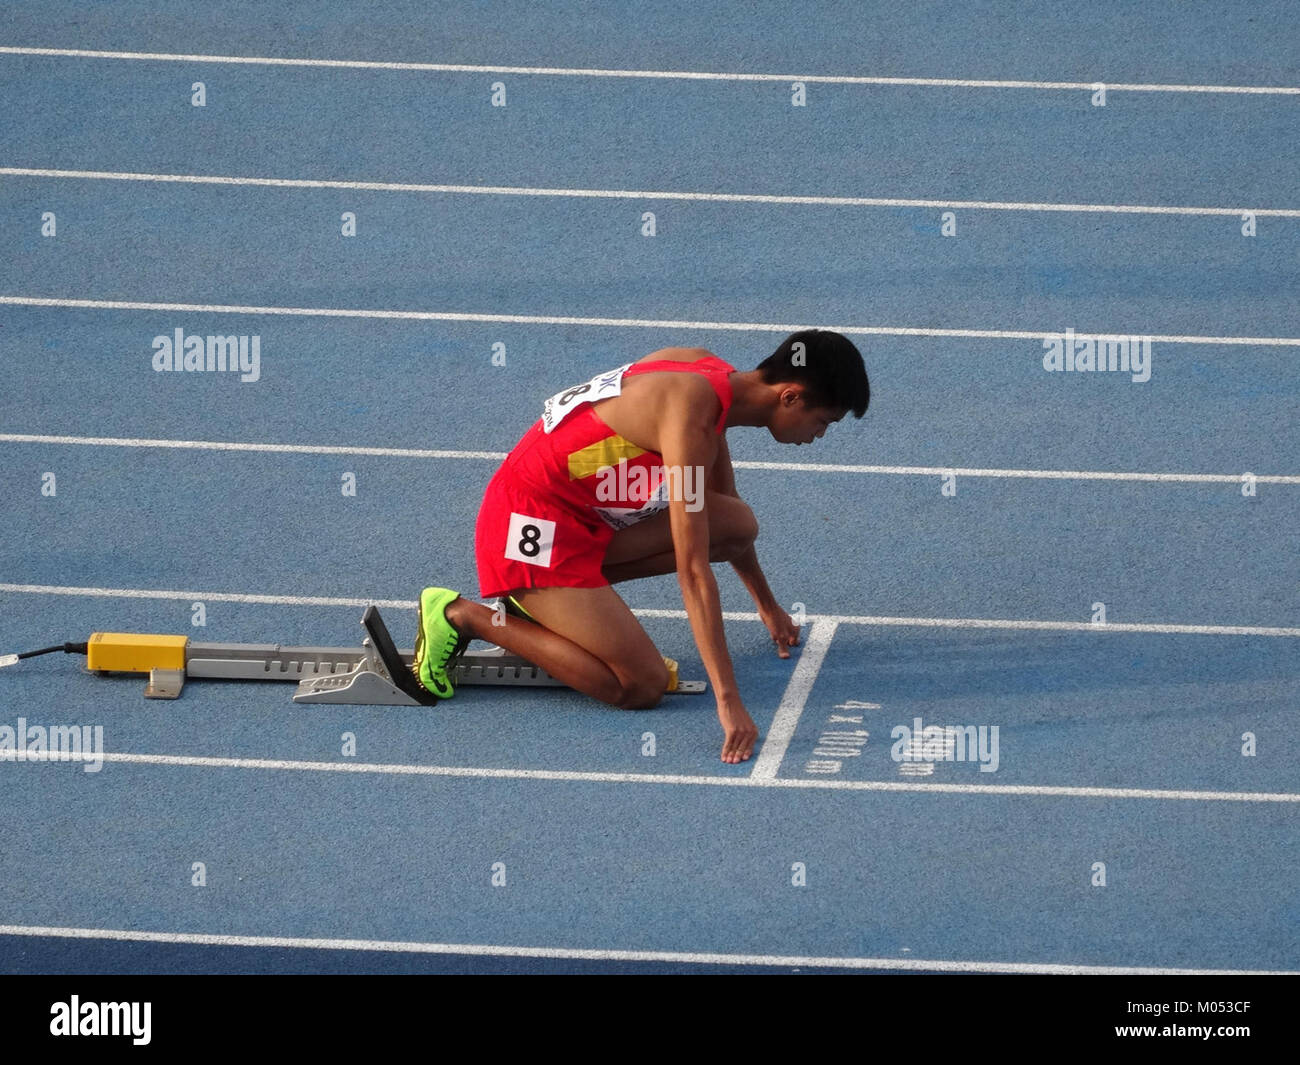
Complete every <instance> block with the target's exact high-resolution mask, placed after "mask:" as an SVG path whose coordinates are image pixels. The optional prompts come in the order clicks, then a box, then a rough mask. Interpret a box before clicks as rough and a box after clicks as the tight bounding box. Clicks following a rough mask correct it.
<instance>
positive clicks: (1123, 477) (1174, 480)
mask: <svg viewBox="0 0 1300 1065" xmlns="http://www.w3.org/2000/svg"><path fill="white" fill-rule="evenodd" d="M0 444H72V445H86V446H89V447H145V448H148V447H155V448H173V449H180V450H184V449H193V450H197V451H253V452H266V453H268V454H292V455H366V456H375V457H380V458H401V459H483V460H485V461H496V462H500V461H501V460H503V459H504V458H505V457H506V453H505V452H504V451H445V450H441V451H440V450H432V449H426V448H405V447H358V446H352V445H337V444H269V443H265V444H258V443H244V442H239V441H230V440H159V439H152V438H148V437H122V436H57V435H51V434H43V433H0ZM732 465H733V466H734V467H735V468H736V469H738V470H783V471H789V472H793V473H855V474H888V475H901V476H918V477H941V476H944V475H946V474H954V475H956V476H958V477H1008V478H1010V477H1015V478H1026V479H1039V480H1056V481H1148V482H1156V483H1163V484H1241V483H1242V479H1243V477H1244V476H1245V475H1244V474H1242V473H1141V472H1111V471H1108V470H1011V469H1006V470H1003V469H971V468H968V467H962V466H864V465H837V464H830V463H816V462H753V461H745V460H741V459H736V460H733V461H732ZM1252 476H1253V477H1254V478H1255V483H1256V484H1281V485H1285V484H1300V476H1291V475H1280V474H1278V475H1274V474H1252Z"/></svg>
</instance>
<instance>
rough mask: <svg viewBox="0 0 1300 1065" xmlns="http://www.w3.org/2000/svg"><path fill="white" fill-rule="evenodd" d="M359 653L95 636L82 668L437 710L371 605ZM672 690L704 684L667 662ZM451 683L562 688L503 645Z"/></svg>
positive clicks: (162, 694) (463, 667) (306, 699)
mask: <svg viewBox="0 0 1300 1065" xmlns="http://www.w3.org/2000/svg"><path fill="white" fill-rule="evenodd" d="M361 625H362V627H363V628H364V629H365V630H366V636H365V638H364V639H363V640H362V642H361V647H360V648H354V647H283V646H281V645H280V644H257V643H195V642H192V641H191V640H190V639H189V637H187V636H156V635H137V634H131V633H112V632H97V633H95V634H94V635H93V636H91V637H90V639H89V640H88V641H87V643H86V668H87V669H88V670H91V671H92V672H104V673H147V674H149V683H148V684H147V685H146V686H145V690H144V694H145V697H146V698H149V699H176V698H178V697H179V696H180V694H181V691H182V690H183V689H184V687H185V682H186V680H275V681H282V682H283V681H289V682H294V683H296V684H297V685H298V687H297V690H295V692H294V694H293V701H294V702H295V703H339V704H345V705H358V706H434V705H436V704H437V703H438V702H439V699H438V698H437V696H435V695H433V694H432V693H431V692H428V691H426V690H425V688H424V686H423V685H422V684H421V683H420V682H419V681H418V680H417V679H416V677H415V674H414V673H413V672H412V671H411V661H412V659H413V658H414V657H415V652H414V651H413V650H398V648H397V645H396V644H394V643H393V638H392V636H391V635H390V634H389V632H388V626H387V625H385V624H384V621H383V618H381V617H380V616H379V610H378V608H376V607H373V606H371V607H367V608H366V612H365V614H364V615H362V618H361ZM664 662H665V663H666V664H667V666H668V672H669V678H670V679H669V688H668V690H669V692H670V693H673V692H676V693H681V694H695V693H698V692H702V691H704V690H705V688H706V687H707V685H706V684H705V683H704V682H703V681H683V680H679V679H678V676H677V663H676V662H674V661H673V660H672V659H671V658H665V659H664ZM451 680H452V684H453V685H454V686H455V687H460V686H462V685H481V684H491V685H510V686H523V687H532V688H562V687H564V684H563V683H562V682H561V681H558V680H556V679H555V678H554V677H552V676H550V674H548V673H546V672H545V671H544V670H543V669H541V668H540V667H538V666H535V665H533V664H532V663H531V662H528V661H526V660H525V659H523V658H520V657H519V656H517V655H512V654H510V653H508V652H507V651H505V650H504V649H503V648H500V647H489V648H487V649H485V650H479V651H466V652H465V654H464V655H462V656H461V659H460V661H459V662H458V663H457V665H456V666H455V668H454V670H453V671H452V676H451Z"/></svg>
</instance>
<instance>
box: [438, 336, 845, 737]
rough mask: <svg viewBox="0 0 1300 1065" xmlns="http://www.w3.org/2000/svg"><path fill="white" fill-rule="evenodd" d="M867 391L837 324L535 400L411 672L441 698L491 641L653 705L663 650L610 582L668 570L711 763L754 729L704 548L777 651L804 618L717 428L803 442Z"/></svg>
mask: <svg viewBox="0 0 1300 1065" xmlns="http://www.w3.org/2000/svg"><path fill="white" fill-rule="evenodd" d="M869 399H870V390H869V386H868V383H867V374H866V370H865V368H864V367H863V364H862V356H861V355H860V354H859V353H858V350H857V348H855V347H854V346H853V344H852V343H851V342H850V341H849V340H848V339H846V338H845V337H843V336H841V335H840V334H838V333H832V332H829V331H824V330H807V331H804V332H799V333H794V334H792V335H791V336H789V337H787V338H786V339H785V341H783V342H782V344H781V346H780V347H779V348H777V350H776V351H775V352H774V353H773V354H772V355H770V356H769V357H768V358H766V359H764V360H763V361H762V362H761V363H759V365H758V368H757V369H754V370H747V371H737V370H736V369H735V368H734V367H733V366H729V365H728V364H727V363H725V362H723V361H722V360H721V359H719V358H717V357H716V356H715V355H713V354H711V353H710V352H708V351H705V350H704V349H702V348H663V349H661V350H659V351H655V352H653V353H651V354H650V355H647V356H646V357H645V358H643V359H641V360H640V361H639V362H636V363H631V364H629V365H628V366H624V367H620V368H619V369H617V370H612V371H609V372H608V373H605V374H601V375H599V376H597V377H595V378H593V379H592V380H591V381H588V382H587V383H586V384H584V385H578V386H576V387H574V388H570V389H567V390H565V391H564V392H560V393H557V394H556V395H554V396H552V397H551V398H550V399H549V400H547V401H546V403H545V405H544V407H543V414H542V417H541V419H540V420H539V421H538V422H537V423H536V424H535V425H534V426H533V427H532V428H531V429H529V430H528V432H527V433H525V434H524V437H523V439H522V440H520V442H519V444H518V445H517V446H516V447H515V449H514V450H513V451H512V452H510V454H509V455H508V456H507V458H506V460H505V462H504V463H503V464H502V465H501V468H500V469H498V470H497V472H496V474H495V475H494V476H493V478H492V480H491V482H490V483H489V484H488V487H487V491H486V493H485V494H484V497H483V505H482V507H481V509H480V510H479V515H478V525H477V529H476V532H475V553H476V556H477V560H478V573H479V591H480V593H481V595H482V596H483V598H485V599H488V598H493V597H501V600H502V609H499V610H497V611H493V610H491V609H490V608H488V607H486V606H483V605H481V604H479V603H473V602H469V601H468V600H466V599H462V598H460V596H459V595H457V593H456V592H454V591H451V590H449V589H446V588H426V589H424V591H423V593H422V594H421V596H420V628H419V633H418V634H417V637H416V648H415V661H414V663H413V669H414V670H415V673H416V675H417V676H418V677H419V679H420V682H421V683H422V684H423V685H424V686H425V687H426V688H427V689H428V690H429V691H431V692H433V693H434V694H435V695H437V696H439V697H441V698H449V697H450V696H451V695H452V686H451V683H450V681H449V679H448V673H449V670H450V669H451V668H452V667H453V666H454V664H455V661H456V659H457V658H458V657H459V655H460V654H461V653H463V651H464V649H465V647H466V645H468V643H469V641H470V640H471V639H480V640H486V641H488V642H490V643H495V644H498V645H499V646H501V647H504V648H505V649H506V650H507V651H510V652H512V653H514V654H517V655H520V656H522V657H523V658H526V659H527V660H528V661H529V662H532V663H533V664H535V665H537V666H540V667H541V668H542V669H544V670H546V672H547V673H549V674H551V676H553V677H555V678H556V679H557V680H560V681H563V682H564V683H565V684H567V685H569V686H570V687H572V688H576V689H577V690H578V691H580V692H584V693H586V694H587V695H590V696H592V697H593V698H595V699H599V700H600V701H601V702H603V703H608V704H609V705H610V706H615V707H619V708H621V709H625V710H634V709H645V708H649V707H652V706H655V705H656V704H658V702H659V700H660V699H661V698H662V697H663V694H664V692H665V690H666V689H667V686H668V684H669V673H668V669H667V667H666V665H665V663H664V660H663V658H662V657H661V656H660V654H659V652H658V651H657V650H656V649H655V645H654V644H653V643H652V642H651V641H650V637H649V636H647V635H646V632H645V630H644V629H643V628H642V627H641V625H640V623H639V622H638V621H637V619H636V617H635V616H634V615H633V614H632V611H631V610H630V609H629V608H628V606H627V604H626V603H624V602H623V600H622V599H621V598H620V597H619V595H618V593H617V592H615V591H614V589H613V588H612V587H610V586H611V585H612V584H614V583H617V582H618V581H627V580H633V579H635V578H637V577H652V576H656V575H659V574H665V573H673V572H676V574H677V580H678V583H679V584H680V585H681V591H682V600H683V602H684V603H685V606H686V615H687V617H688V618H689V619H690V623H691V631H692V632H693V633H694V635H695V645H696V647H697V648H698V649H699V652H700V657H701V659H703V661H704V668H705V670H706V671H707V672H708V676H709V680H710V681H711V682H712V685H713V692H714V696H715V697H716V699H717V705H718V720H719V721H720V722H721V723H722V729H723V733H724V739H723V744H722V761H724V762H731V763H735V762H743V761H746V760H747V759H748V758H749V757H750V755H751V754H752V753H753V750H754V744H755V743H756V741H757V740H758V728H757V727H756V726H755V725H754V722H753V720H752V719H751V718H750V716H749V714H748V712H746V710H745V706H744V703H743V702H742V701H741V698H740V692H739V690H738V688H737V686H736V678H735V674H734V673H733V671H732V665H731V658H730V656H729V655H728V653H727V642H726V638H725V637H724V635H723V629H722V606H721V604H720V602H719V599H718V586H717V583H716V581H715V580H714V577H713V572H712V570H711V569H710V568H709V564H710V563H711V562H730V563H731V565H732V566H733V567H734V569H735V570H736V573H737V574H738V575H739V576H740V579H741V580H742V581H743V582H744V584H745V587H746V589H748V591H749V593H750V595H752V596H753V598H754V602H755V603H756V604H757V606H758V614H759V617H761V618H762V619H763V623H764V624H765V625H767V629H768V632H770V633H771V634H772V639H773V640H774V641H775V643H776V648H777V653H778V654H779V655H780V656H781V657H782V658H789V657H790V651H789V648H790V647H792V646H794V645H795V644H797V643H798V642H799V627H798V626H797V625H795V624H794V622H793V620H792V619H791V617H790V615H789V614H788V613H786V611H785V610H784V609H783V608H782V607H781V605H780V604H779V603H778V602H777V599H776V597H775V596H774V595H773V594H772V590H771V589H770V588H769V587H768V584H767V580H766V578H765V577H764V576H763V571H762V570H761V569H760V568H759V565H758V556H757V555H756V554H755V551H754V539H755V537H756V536H757V535H758V523H757V521H755V519H754V514H753V511H751V510H750V509H749V507H748V506H747V505H746V504H745V503H744V502H743V501H742V500H741V498H740V496H738V495H737V494H736V483H735V478H734V476H733V474H732V469H731V456H730V454H729V452H728V449H727V440H726V435H725V434H726V430H727V429H728V428H730V427H732V426H737V425H752V426H756V427H762V428H765V429H767V430H768V431H769V432H770V433H771V434H772V436H773V437H774V438H775V439H776V440H778V441H780V442H781V443H783V444H810V443H812V442H813V441H814V440H816V439H819V438H820V437H821V436H822V434H824V433H825V432H826V428H827V426H829V425H830V424H831V423H832V422H837V421H839V420H840V419H841V418H843V417H844V416H845V414H847V413H848V412H849V411H850V410H851V411H853V414H854V416H855V417H858V418H861V417H862V415H863V414H864V413H865V412H866V409H867V403H868V401H869Z"/></svg>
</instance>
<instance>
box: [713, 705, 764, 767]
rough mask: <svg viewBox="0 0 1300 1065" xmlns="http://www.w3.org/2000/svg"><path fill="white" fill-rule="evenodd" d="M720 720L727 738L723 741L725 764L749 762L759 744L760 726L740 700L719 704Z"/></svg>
mask: <svg viewBox="0 0 1300 1065" xmlns="http://www.w3.org/2000/svg"><path fill="white" fill-rule="evenodd" d="M718 720H719V721H721V722H722V731H723V732H724V733H725V738H724V739H723V741H722V760H723V761H724V762H731V763H733V764H734V763H736V762H747V761H749V758H750V756H751V755H752V754H753V753H754V744H755V743H757V742H758V726H757V725H755V724H754V719H753V718H752V717H750V716H749V711H747V710H746V709H745V707H744V706H743V705H742V704H741V702H740V700H739V699H736V700H735V701H734V702H728V703H723V704H719V706H718Z"/></svg>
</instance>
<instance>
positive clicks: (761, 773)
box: [750, 618, 838, 783]
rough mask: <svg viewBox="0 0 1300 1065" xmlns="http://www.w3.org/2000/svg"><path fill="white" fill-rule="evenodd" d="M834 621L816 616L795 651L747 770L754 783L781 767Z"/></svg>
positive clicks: (825, 649) (828, 647)
mask: <svg viewBox="0 0 1300 1065" xmlns="http://www.w3.org/2000/svg"><path fill="white" fill-rule="evenodd" d="M837 624H838V622H835V621H832V620H830V619H827V618H819V619H818V620H816V621H814V622H813V623H812V628H810V629H809V630H808V635H807V637H806V638H805V639H804V645H803V649H802V650H801V651H800V652H799V661H798V662H797V663H796V664H795V667H794V672H793V673H791V674H790V680H789V683H787V684H786V686H785V694H784V695H783V696H781V704H780V705H779V706H778V707H777V708H776V715H775V716H774V717H773V718H772V724H771V726H770V727H769V728H768V730H767V735H766V736H764V737H763V746H762V748H761V749H760V750H759V752H758V758H757V760H756V761H755V762H754V770H753V772H752V773H750V776H751V778H753V780H754V782H755V783H758V782H760V781H767V780H772V779H773V778H775V776H776V774H777V771H778V770H779V769H780V768H781V759H783V758H784V757H785V752H786V748H787V747H789V746H790V741H791V740H792V739H793V738H794V733H795V729H796V728H798V727H799V718H800V717H801V716H802V715H803V708H804V704H805V703H806V702H807V701H808V696H809V694H810V693H811V692H812V689H813V685H814V684H816V683H817V673H818V671H819V670H820V669H821V668H822V662H824V661H825V659H826V652H827V651H828V650H829V649H830V646H831V640H832V639H833V638H834V637H835V628H836V625H837Z"/></svg>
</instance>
